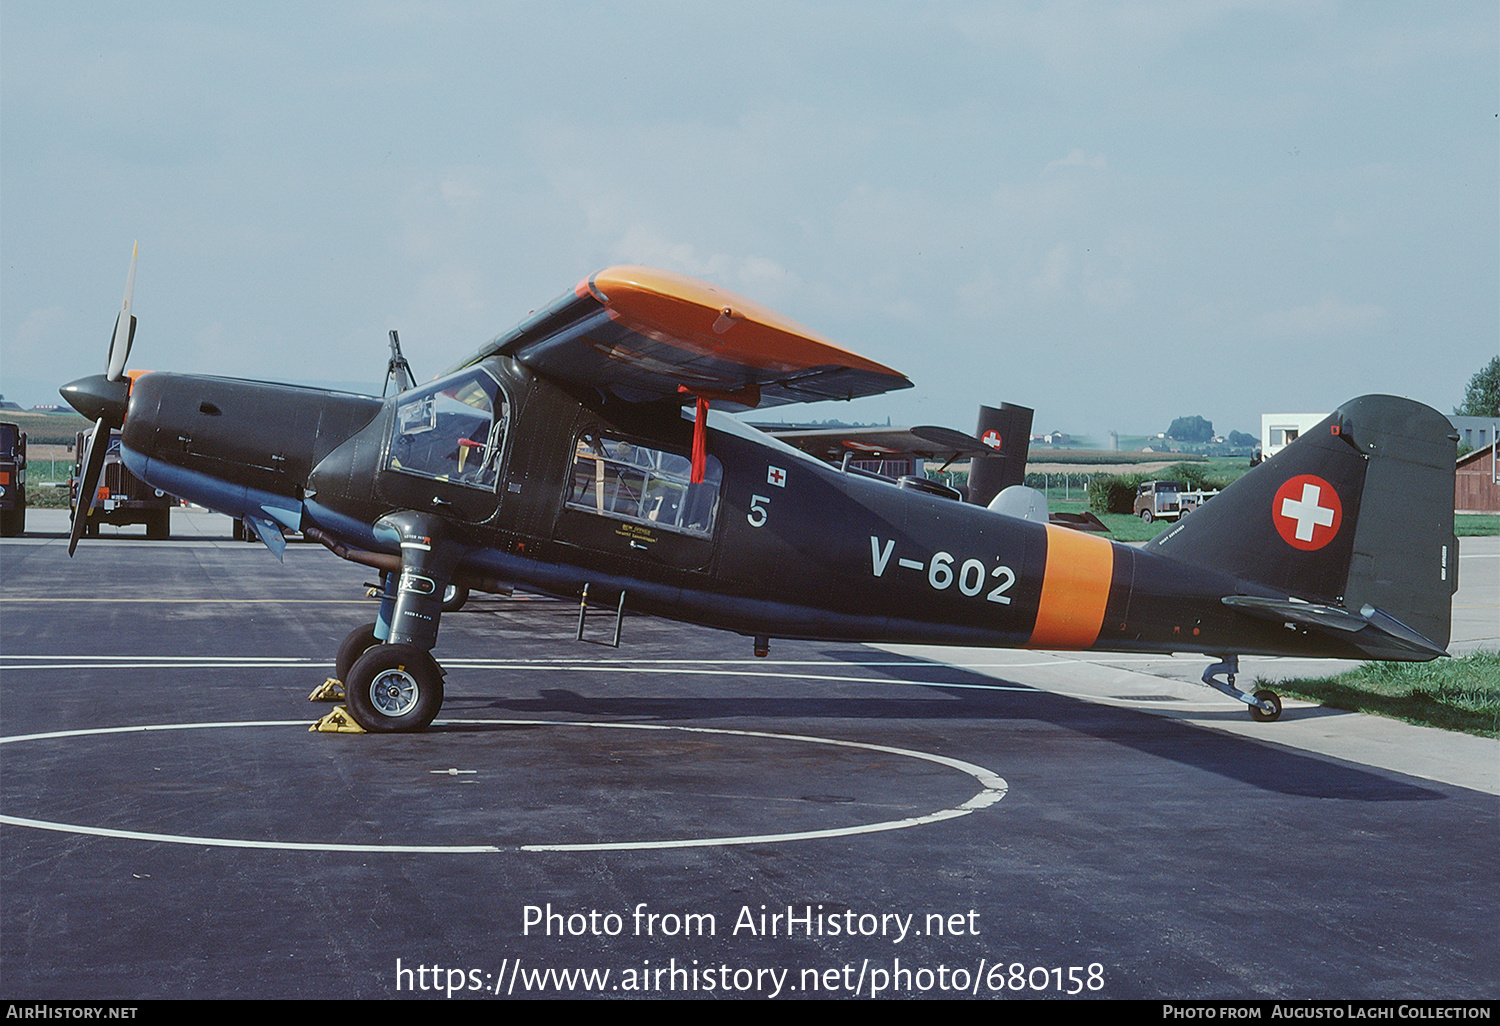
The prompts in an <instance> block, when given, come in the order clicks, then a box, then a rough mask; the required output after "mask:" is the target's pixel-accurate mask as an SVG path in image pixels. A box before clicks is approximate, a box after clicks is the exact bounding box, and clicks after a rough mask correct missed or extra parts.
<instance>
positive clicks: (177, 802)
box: [0, 510, 1500, 1000]
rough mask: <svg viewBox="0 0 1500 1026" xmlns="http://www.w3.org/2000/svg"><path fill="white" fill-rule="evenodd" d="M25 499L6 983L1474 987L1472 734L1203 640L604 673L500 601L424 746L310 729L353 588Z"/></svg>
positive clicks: (788, 647)
mask: <svg viewBox="0 0 1500 1026" xmlns="http://www.w3.org/2000/svg"><path fill="white" fill-rule="evenodd" d="M38 514H42V515H40V516H39V515H38ZM31 516H32V519H31V520H30V521H29V523H28V527H29V528H30V531H29V533H28V536H27V537H25V538H21V539H7V540H6V541H4V542H0V767H3V773H0V994H3V995H4V996H6V997H7V998H12V999H43V998H52V999H76V1000H84V999H149V998H174V997H209V998H217V997H314V998H333V997H351V996H352V997H367V998H370V997H373V998H380V997H404V996H415V997H439V998H447V997H449V996H450V995H451V996H452V997H453V998H455V999H457V998H460V997H468V998H491V999H493V998H504V997H520V996H575V997H576V996H585V995H604V996H622V997H629V996H650V997H684V996H692V997H723V996H748V997H763V998H769V997H778V998H780V997H809V996H816V997H829V996H857V997H872V996H905V997H916V996H943V997H956V996H999V997H1010V998H1014V997H1052V996H1066V995H1069V994H1070V993H1071V994H1072V995H1073V996H1082V997H1106V998H1108V997H1124V998H1165V997H1179V998H1187V997H1198V998H1236V997H1241V998H1243V997H1262V998H1269V997H1283V998H1297V997H1301V998H1328V999H1350V998H1360V997H1369V998H1404V999H1409V998H1429V999H1439V1000H1462V999H1482V998H1488V997H1493V996H1494V994H1495V993H1496V992H1497V990H1500V945H1497V939H1496V933H1495V930H1494V921H1495V918H1494V917H1495V912H1496V909H1495V904H1494V897H1493V896H1494V894H1495V893H1496V884H1497V883H1500V879H1497V876H1500V874H1497V870H1496V864H1497V862H1496V858H1495V856H1496V841H1497V838H1500V830H1497V827H1500V801H1497V800H1496V797H1495V796H1496V795H1497V793H1500V742H1495V741H1491V740H1487V739H1478V738H1472V737H1469V736H1467V735H1460V734H1453V733H1448V732H1441V731H1430V730H1425V729H1423V728H1417V727H1412V726H1409V725H1406V724H1402V723H1398V722H1396V721H1389V720H1384V719H1381V718H1377V717H1371V716H1364V715H1359V714H1353V713H1342V712H1337V711H1333V710H1326V709H1321V708H1319V707H1316V706H1311V705H1307V704H1306V703H1295V702H1287V703H1286V707H1285V712H1284V713H1283V716H1282V719H1281V720H1280V721H1278V722H1276V723H1274V724H1258V723H1254V722H1252V721H1251V720H1250V718H1249V717H1248V716H1247V715H1246V713H1245V712H1244V710H1243V708H1242V707H1241V706H1239V704H1238V703H1235V702H1233V701H1232V700H1230V699H1227V698H1225V697H1223V696H1220V695H1218V694H1217V693H1215V692H1212V691H1209V690H1208V689H1206V688H1204V687H1202V686H1201V685H1198V684H1195V683H1193V682H1194V681H1196V679H1197V677H1198V674H1199V673H1201V672H1202V670H1203V667H1204V665H1206V664H1205V663H1204V660H1203V658H1202V657H1192V658H1170V659H1168V658H1155V657H1150V658H1147V657H1130V656H1110V655H1104V654H1101V655H1086V656H1080V655H1079V654H1077V653H1040V652H1012V651H991V650H953V649H943V650H934V649H925V648H923V649H918V648H893V647H890V648H884V649H881V648H875V647H867V646H859V645H827V644H813V643H793V642H781V641H777V642H773V645H772V652H771V656H770V658H768V659H763V660H757V659H754V658H753V657H752V656H751V654H750V648H751V645H750V641H749V639H746V638H740V637H738V636H734V635H727V634H723V633H721V632H715V631H708V630H704V629H700V628H695V627H691V626H687V625H681V624H674V623H669V622H666V621H660V620H654V619H649V618H643V617H634V618H631V617H627V619H626V621H625V625H624V638H623V642H622V647H621V648H620V649H618V650H615V649H612V648H608V647H602V646H598V645H589V644H579V643H578V642H576V641H575V640H574V637H573V635H574V631H575V628H576V623H577V611H576V606H574V605H570V604H568V603H564V602H558V601H552V600H544V599H529V598H526V597H524V596H517V597H515V598H511V599H503V598H500V597H494V596H480V597H478V598H477V599H476V600H472V601H471V603H470V606H469V607H467V608H466V609H465V610H464V611H463V612H461V613H458V614H450V615H449V616H445V617H444V620H443V625H442V635H441V637H440V645H439V648H438V650H437V651H436V653H435V654H436V655H437V656H438V658H439V660H440V661H441V662H442V664H443V666H444V667H445V669H447V670H448V679H447V692H448V694H447V701H446V703H445V705H444V710H443V713H442V715H441V717H440V719H439V722H438V723H437V724H435V726H434V729H432V730H430V731H428V732H427V733H425V734H422V735H401V736H388V737H375V736H369V735H364V736H351V735H330V734H310V733H308V730H307V726H308V724H310V723H311V722H312V720H313V719H314V718H315V716H316V715H318V714H320V713H321V712H323V711H325V707H319V706H315V705H313V704H310V703H308V702H307V701H306V695H307V692H308V691H309V690H310V689H311V687H312V685H314V684H316V683H318V682H319V681H320V680H321V679H322V678H323V677H324V676H326V675H327V673H328V672H329V670H330V666H331V662H332V654H333V651H334V648H335V647H336V645H337V643H338V641H339V639H340V638H341V637H342V636H343V634H344V633H345V632H346V631H348V630H349V629H350V628H351V627H352V626H354V625H356V624H358V623H360V622H362V621H363V620H365V619H368V618H369V615H370V613H371V611H372V610H371V607H370V605H369V602H368V600H366V599H365V598H363V591H362V587H361V585H362V583H363V582H364V581H366V580H369V571H366V570H365V569H363V568H360V567H357V566H354V565H352V564H348V563H343V562H341V561H339V560H338V559H336V558H335V557H333V556H332V555H331V554H330V553H328V552H327V551H326V550H324V549H322V548H321V547H320V546H315V545H311V544H301V543H293V544H292V545H290V546H288V548H287V550H286V557H285V562H282V563H278V562H277V561H276V560H275V559H274V558H272V557H271V556H270V555H269V554H268V553H267V552H266V551H265V550H264V549H263V548H262V547H261V546H260V545H258V544H246V543H242V542H233V541H231V540H230V539H229V537H228V534H229V531H228V528H229V522H228V520H227V519H226V518H223V517H219V516H216V515H212V514H207V513H201V512H192V511H178V512H175V513H174V525H173V526H174V537H173V538H172V539H171V540H169V541H164V542H148V541H146V540H145V539H144V537H143V536H141V535H142V530H141V529H140V528H135V529H123V530H121V531H119V532H112V530H111V529H110V528H105V529H104V536H103V537H101V538H99V539H97V540H94V539H90V540H85V541H84V542H83V543H82V545H81V546H80V549H79V552H78V555H77V557H75V558H74V559H72V560H69V559H68V558H67V556H66V545H67V541H66V536H65V527H66V512H65V511H62V512H56V513H53V512H51V511H36V510H33V511H32V513H31ZM53 520H55V521H56V523H53V522H52V521H53ZM132 535H135V537H132ZM1497 635H1500V540H1497V539H1495V538H1479V539H1468V538H1466V539H1461V547H1460V590H1459V593H1458V595H1457V596H1456V597H1455V617H1454V642H1453V646H1452V648H1453V650H1454V651H1455V652H1462V651H1468V650H1471V649H1472V648H1479V647H1482V648H1500V636H1497ZM1337 668H1338V666H1337V664H1330V663H1328V662H1326V661H1319V662H1310V663H1299V662H1293V661H1289V660H1249V659H1246V660H1242V671H1243V672H1242V678H1241V682H1242V684H1243V683H1247V682H1248V681H1249V680H1250V679H1251V678H1253V677H1254V676H1257V675H1259V676H1264V677H1268V678H1270V677H1277V676H1285V675H1288V674H1291V673H1303V672H1308V671H1312V672H1319V673H1327V672H1333V671H1334V670H1336V669H1337Z"/></svg>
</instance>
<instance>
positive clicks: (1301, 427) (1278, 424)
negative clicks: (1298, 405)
mask: <svg viewBox="0 0 1500 1026" xmlns="http://www.w3.org/2000/svg"><path fill="white" fill-rule="evenodd" d="M1326 416H1328V414H1326V413H1262V414H1261V415H1260V454H1261V458H1262V459H1270V458H1271V457H1272V456H1274V455H1276V454H1277V453H1278V452H1280V451H1281V450H1282V449H1285V448H1286V447H1287V445H1288V444H1290V443H1291V442H1292V441H1294V440H1295V439H1296V438H1297V436H1298V435H1300V434H1302V432H1304V431H1306V430H1307V429H1308V428H1310V427H1313V426H1314V425H1316V424H1317V423H1318V421H1320V420H1322V419H1323V418H1324V417H1326Z"/></svg>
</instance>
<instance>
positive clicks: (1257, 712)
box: [1249, 691, 1281, 723]
mask: <svg viewBox="0 0 1500 1026" xmlns="http://www.w3.org/2000/svg"><path fill="white" fill-rule="evenodd" d="M1255 699H1256V701H1258V702H1270V703H1271V705H1272V706H1273V707H1274V708H1273V709H1272V710H1271V711H1270V712H1266V711H1265V710H1264V709H1262V708H1261V707H1260V706H1258V705H1252V706H1249V709H1250V718H1251V719H1252V720H1255V721H1256V722H1258V723H1274V722H1275V721H1276V720H1278V719H1280V718H1281V696H1279V695H1277V694H1276V692H1274V691H1257V692H1256V693H1255Z"/></svg>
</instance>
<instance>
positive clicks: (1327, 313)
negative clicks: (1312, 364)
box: [1260, 296, 1387, 339]
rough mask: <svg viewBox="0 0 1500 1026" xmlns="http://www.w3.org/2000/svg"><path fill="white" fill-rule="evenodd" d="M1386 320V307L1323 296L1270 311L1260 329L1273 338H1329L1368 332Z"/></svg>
mask: <svg viewBox="0 0 1500 1026" xmlns="http://www.w3.org/2000/svg"><path fill="white" fill-rule="evenodd" d="M1386 317H1387V311H1386V308H1385V307H1383V306H1380V305H1379V304H1378V303H1346V302H1344V301H1343V300H1341V299H1336V298H1335V297H1333V296H1324V297H1323V298H1322V299H1320V300H1319V301H1318V302H1316V303H1314V304H1312V305H1310V306H1298V307H1293V308H1292V309H1290V310H1273V311H1271V312H1270V313H1267V314H1265V315H1264V316H1262V317H1261V318H1260V328H1261V330H1262V332H1264V333H1265V334H1267V335H1270V336H1272V337H1276V338H1292V339H1308V338H1330V337H1333V336H1338V335H1357V334H1364V333H1367V332H1369V331H1371V330H1373V329H1374V328H1376V327H1378V326H1380V325H1381V324H1383V323H1385V320H1386Z"/></svg>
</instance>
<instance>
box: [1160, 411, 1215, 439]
mask: <svg viewBox="0 0 1500 1026" xmlns="http://www.w3.org/2000/svg"><path fill="white" fill-rule="evenodd" d="M1167 437H1168V438H1175V439H1177V441H1179V442H1212V441H1213V440H1214V425H1213V421H1211V420H1204V419H1203V418H1202V417H1178V418H1177V419H1176V420H1174V421H1172V426H1171V427H1169V428H1167Z"/></svg>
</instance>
